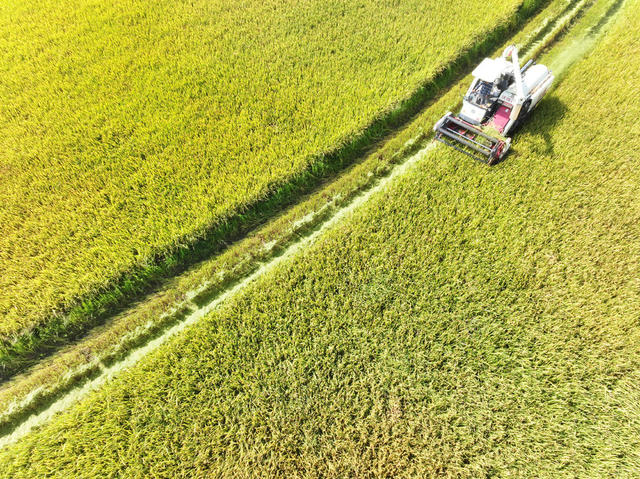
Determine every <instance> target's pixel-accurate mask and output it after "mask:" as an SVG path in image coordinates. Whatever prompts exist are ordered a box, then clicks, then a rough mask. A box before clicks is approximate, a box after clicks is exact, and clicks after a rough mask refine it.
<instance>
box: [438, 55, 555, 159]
mask: <svg viewBox="0 0 640 479" xmlns="http://www.w3.org/2000/svg"><path fill="white" fill-rule="evenodd" d="M509 60H510V61H509ZM472 75H473V77H474V79H473V82H472V83H471V86H470V87H469V90H467V94H466V95H465V96H464V101H463V104H462V109H461V110H460V113H459V114H458V115H453V114H452V113H451V112H447V114H446V115H444V116H443V117H442V118H441V119H440V120H439V121H438V122H437V123H436V124H435V126H434V127H433V130H434V131H435V132H436V139H437V140H438V141H441V142H442V143H445V144H447V145H449V146H451V147H453V148H455V149H456V150H458V151H461V152H462V153H465V154H466V155H469V156H471V157H472V158H474V159H476V160H479V161H482V162H485V163H488V164H489V165H492V164H494V163H496V162H497V161H499V160H501V159H502V158H504V157H505V155H506V154H507V152H508V151H509V147H510V146H511V138H510V137H509V134H510V133H512V132H513V131H515V129H516V128H517V127H518V126H519V125H520V124H522V122H523V121H524V120H525V119H526V118H527V116H528V114H529V113H530V112H531V111H532V110H533V108H534V107H535V106H536V105H537V104H538V102H539V101H540V100H541V99H542V97H543V96H544V94H545V93H546V92H547V90H548V89H549V87H550V86H551V83H552V82H553V78H554V77H553V74H552V73H551V71H550V70H549V69H548V68H547V67H546V66H544V65H536V64H535V62H534V61H533V60H529V61H528V62H527V63H526V64H525V65H524V66H523V67H522V68H521V67H520V61H519V59H518V49H517V48H516V47H515V46H509V47H507V48H506V49H505V50H504V52H503V54H502V56H501V57H499V58H495V59H492V58H485V59H484V60H483V61H482V63H480V65H478V66H477V67H476V68H475V70H473V73H472ZM478 153H479V154H481V155H483V156H482V157H480V156H478V155H477V154H478Z"/></svg>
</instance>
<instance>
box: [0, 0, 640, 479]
mask: <svg viewBox="0 0 640 479" xmlns="http://www.w3.org/2000/svg"><path fill="white" fill-rule="evenodd" d="M593 3H594V5H595V6H594V7H593V10H591V11H588V12H587V13H586V14H585V15H584V18H583V19H582V20H581V21H584V22H587V21H591V20H592V19H593V24H592V25H593V26H592V28H591V29H590V30H591V31H592V32H593V38H590V37H589V36H586V37H581V38H580V39H579V40H580V41H576V40H575V39H572V38H571V37H569V38H567V40H566V41H561V42H560V43H559V44H558V45H557V46H556V47H555V50H553V51H551V52H548V53H547V54H543V55H542V57H541V62H547V64H549V65H550V66H551V67H552V68H553V69H555V71H556V73H557V76H558V80H559V81H558V82H557V86H556V88H555V89H554V90H552V91H551V92H550V93H549V94H548V95H547V96H546V97H545V99H544V100H543V102H542V103H541V104H540V106H539V107H538V109H537V110H536V111H535V113H534V115H533V116H532V118H531V120H530V121H529V122H528V123H526V124H525V125H524V127H523V128H522V130H521V131H520V132H519V133H518V135H517V137H516V138H517V140H516V142H515V143H514V151H513V152H512V154H511V155H510V156H509V157H508V159H507V160H506V161H504V162H502V163H500V164H499V165H498V166H496V167H494V168H491V169H488V168H487V167H485V166H483V165H479V164H476V163H474V162H471V161H470V160H469V159H468V158H467V157H465V156H463V155H460V154H459V153H457V152H455V151H454V150H451V149H445V148H443V147H440V146H438V147H435V146H434V144H433V143H431V144H429V145H428V146H427V147H426V148H425V149H424V150H423V151H422V152H421V153H420V157H419V161H416V162H415V163H413V164H412V165H411V166H410V167H407V169H406V171H404V172H403V174H401V175H398V176H397V177H395V178H394V180H393V181H391V182H389V183H388V184H387V186H386V187H385V188H384V189H382V190H381V191H378V192H377V193H375V194H373V195H372V196H371V198H370V199H369V200H368V201H366V202H364V203H362V204H361V205H359V206H358V207H357V208H355V209H354V211H353V213H352V214H350V215H349V216H348V217H346V218H344V219H343V220H342V221H339V222H337V223H336V224H335V225H334V226H333V227H332V228H331V229H330V230H328V231H326V232H323V233H322V234H321V236H320V237H319V239H318V240H317V241H316V242H314V243H313V244H312V245H311V246H309V247H308V248H305V249H303V250H301V251H299V252H298V253H297V254H296V255H294V256H293V257H291V258H288V259H287V260H285V261H282V262H281V263H280V264H278V265H277V266H276V267H275V268H274V269H273V270H271V271H269V272H268V273H265V274H264V275H263V276H261V277H259V278H258V279H257V280H256V281H255V282H254V283H252V284H250V285H249V286H248V287H247V288H246V289H244V290H243V291H241V292H240V293H238V294H237V295H235V296H234V297H232V298H230V299H229V300H228V301H227V302H225V304H224V305H223V306H222V307H221V308H220V309H218V310H216V311H214V312H213V313H211V314H209V315H208V316H207V317H205V318H204V319H203V320H202V321H200V322H199V323H197V324H195V325H193V326H192V327H190V328H188V329H187V330H185V331H184V332H183V333H182V334H180V335H179V336H177V337H175V338H174V339H173V340H171V341H170V342H169V343H167V344H165V345H163V347H161V348H158V349H157V350H156V351H154V352H152V353H151V354H149V355H148V356H146V357H145V358H143V359H142V360H141V361H140V362H139V363H138V364H137V365H136V366H135V367H133V368H131V369H129V370H126V371H123V372H122V374H121V375H119V376H118V377H117V378H116V379H114V380H113V381H111V382H109V383H108V384H106V385H105V386H104V387H102V388H101V389H100V390H99V391H97V392H95V393H93V394H91V395H89V396H88V397H87V398H86V399H84V400H82V401H81V402H79V403H77V404H76V405H75V406H73V407H71V408H70V409H69V410H68V411H67V412H65V413H63V414H60V415H58V416H56V417H55V418H54V419H53V420H51V421H50V422H49V423H47V424H46V425H44V426H43V427H41V428H40V429H38V430H35V431H33V432H32V433H30V434H29V435H28V436H26V437H24V438H23V439H22V440H20V441H18V442H16V443H15V444H13V445H9V446H7V447H5V448H4V449H2V450H1V451H0V471H2V472H1V473H0V477H7V478H20V477H78V478H80V477H96V476H105V477H474V478H475V477H554V478H555V477H589V478H593V477H602V478H605V477H623V478H625V477H629V478H632V477H637V476H638V475H640V406H639V405H640V387H639V384H640V321H639V317H638V311H640V262H639V261H638V259H639V258H640V228H639V227H638V224H640V195H638V193H637V192H638V184H639V182H640V166H639V164H638V152H639V151H640V128H639V126H638V123H637V118H638V116H640V102H639V101H638V100H637V99H636V93H635V91H634V89H633V88H630V87H629V85H638V84H640V35H638V33H637V31H636V29H635V28H634V27H635V25H638V24H639V23H640V1H638V0H627V1H625V2H624V3H622V2H608V1H604V0H599V1H596V2H593ZM611 5H614V6H616V10H615V11H616V12H617V13H616V15H615V16H613V15H608V14H607V12H612V11H613V10H612V9H611ZM590 12H591V13H590ZM596 13H597V14H598V15H603V16H602V20H598V18H599V16H598V15H596ZM591 15H592V16H591ZM608 20H610V21H611V25H609V24H607V28H606V30H605V31H604V33H603V34H602V37H596V34H597V33H598V32H599V29H601V28H603V27H604V26H605V23H606V21H608ZM430 126H431V124H425V125H424V127H425V129H428V128H430Z"/></svg>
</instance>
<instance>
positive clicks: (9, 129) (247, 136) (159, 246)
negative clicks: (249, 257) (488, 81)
mask: <svg viewBox="0 0 640 479" xmlns="http://www.w3.org/2000/svg"><path fill="white" fill-rule="evenodd" d="M521 3H522V2H521V1H518V0H508V1H497V0H489V1H482V2H481V1H478V0H463V1H462V2H458V3H457V4H456V8H451V7H450V5H449V4H447V3H446V2H440V1H435V0H426V1H424V0H423V1H417V0H393V1H387V0H375V1H367V2H359V1H355V0H348V1H340V2H337V1H328V2H315V1H301V0H288V1H272V0H267V1H261V2H257V1H255V2H246V1H237V0H224V1H223V0H213V1H204V0H194V1H189V2H169V1H165V0H163V1H159V2H149V1H148V0H117V1H116V2H99V1H91V0H90V1H86V0H82V1H78V0H71V1H67V2H62V3H61V2H55V1H52V0H35V1H33V2H22V1H18V0H7V1H5V2H2V5H0V105H1V107H0V224H1V225H2V234H1V235H0V271H1V272H2V274H0V339H1V340H2V341H4V342H10V341H11V340H12V338H14V337H15V336H16V334H18V333H21V332H25V331H29V330H30V329H31V328H33V327H34V326H38V325H42V324H44V323H46V321H47V320H48V318H50V317H51V316H52V315H55V314H59V313H61V312H64V311H66V310H67V309H68V308H69V307H71V306H72V305H74V304H76V303H77V301H78V298H85V297H91V295H93V294H96V292H97V291H101V290H104V289H105V288H107V287H108V286H109V285H111V284H112V282H113V281H114V278H119V277H121V276H122V275H123V274H124V275H125V276H126V274H127V272H129V271H134V270H136V268H138V269H140V268H142V269H144V268H145V267H147V266H149V265H152V264H153V263H154V262H155V261H157V260H158V258H161V257H162V256H163V254H165V253H166V252H167V251H172V250H176V249H179V248H182V247H186V246H188V245H189V244H190V243H191V242H192V240H193V239H194V238H196V237H198V236H199V235H201V234H202V233H203V231H205V230H207V229H210V228H211V227H213V226H215V225H218V224H223V223H224V222H225V220H226V219H228V218H229V217H231V216H233V215H236V214H238V213H239V212H242V211H243V210H244V209H245V208H246V207H247V206H249V205H252V204H254V203H255V202H256V201H258V200H260V199H261V198H264V197H265V196H266V195H268V194H269V193H270V192H272V191H274V189H275V188H277V186H278V185H281V184H283V183H285V182H286V181H287V180H288V179H290V178H291V177H293V176H295V175H296V174H298V173H299V172H301V171H303V170H304V169H305V168H307V167H308V166H309V165H310V164H312V163H313V162H314V161H317V159H318V158H320V157H321V156H322V154H324V153H326V152H329V151H333V150H335V149H336V148H339V147H340V146H341V145H344V144H345V143H347V142H348V141H349V140H350V138H353V137H354V135H357V134H358V133H359V132H362V131H363V129H364V128H365V127H366V126H367V125H369V124H371V122H372V121H373V119H374V118H377V117H379V116H380V115H381V114H383V113H384V112H386V111H389V110H390V109H393V108H395V107H397V106H398V104H399V102H400V101H401V100H402V99H404V98H407V97H409V96H410V95H411V94H412V93H413V92H415V91H416V89H417V88H418V87H419V86H420V85H422V84H424V83H425V82H426V81H428V80H429V79H430V78H433V77H434V75H435V74H437V72H438V71H440V70H441V69H443V68H444V67H445V66H446V65H447V63H448V62H449V61H451V59H453V58H455V57H456V56H457V55H459V54H460V52H461V51H463V50H464V49H465V48H469V47H470V46H472V45H473V44H474V43H475V42H477V40H478V38H480V37H482V35H483V33H485V32H487V31H488V30H490V29H491V28H493V27H494V26H495V25H496V24H498V23H500V22H505V21H507V20H508V19H509V18H511V17H512V16H513V15H514V12H515V11H516V9H517V8H518V7H519V6H520V4H521ZM488 10H490V11H491V12H492V14H491V15H487V14H486V12H487V11H488Z"/></svg>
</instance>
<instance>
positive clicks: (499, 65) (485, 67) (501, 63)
mask: <svg viewBox="0 0 640 479" xmlns="http://www.w3.org/2000/svg"><path fill="white" fill-rule="evenodd" d="M510 68H512V66H511V64H510V63H509V62H507V61H506V60H505V59H504V58H502V57H500V58H485V59H484V60H482V62H481V63H480V65H478V66H477V67H476V68H475V69H474V70H473V72H472V75H473V76H474V77H476V78H479V79H480V80H482V81H486V82H489V83H493V82H494V81H495V80H496V79H497V78H498V77H499V76H500V75H502V74H503V73H505V72H507V71H509V69H510Z"/></svg>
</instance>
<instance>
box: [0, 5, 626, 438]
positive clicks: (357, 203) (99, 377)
mask: <svg viewBox="0 0 640 479" xmlns="http://www.w3.org/2000/svg"><path fill="white" fill-rule="evenodd" d="M592 3H593V1H591V2H590V1H589V0H582V1H581V2H578V3H577V4H576V5H575V7H574V8H573V9H571V10H570V11H569V12H568V13H567V14H566V15H564V16H562V17H561V18H560V19H558V20H557V21H556V22H554V24H555V26H554V27H553V28H551V29H550V30H549V31H548V33H547V34H546V35H544V37H543V38H542V39H541V40H539V41H537V42H535V43H534V44H533V45H530V47H532V48H526V50H527V51H530V50H531V49H533V50H536V51H540V50H542V49H543V48H548V47H550V46H551V45H552V44H553V43H554V42H555V41H556V40H557V39H558V37H559V36H560V33H561V32H562V30H564V29H567V28H568V27H569V26H570V24H572V23H573V22H574V20H575V19H576V18H578V17H579V16H580V14H581V13H583V11H584V9H585V8H586V7H588V5H591V4H592ZM623 4H624V0H615V1H613V2H612V4H611V6H610V8H609V9H608V10H607V13H606V14H605V16H604V17H603V18H602V19H600V22H599V23H598V24H597V25H594V26H593V27H592V29H588V30H587V31H586V32H585V33H584V34H583V35H581V36H580V37H579V38H578V39H576V40H574V43H572V45H573V44H576V42H577V43H580V41H585V42H588V44H589V46H590V47H593V46H594V45H595V43H596V41H597V40H598V39H599V38H600V37H601V36H602V35H603V34H604V33H605V32H606V28H603V27H604V26H606V25H608V24H610V23H611V22H612V19H613V18H614V17H615V14H616V13H617V12H618V11H619V10H620V8H621V7H622V5H623ZM603 20H605V21H603ZM589 50H590V48H580V49H579V51H575V52H574V51H570V52H568V53H565V52H560V53H559V54H558V55H557V57H556V59H555V60H557V59H562V62H563V64H562V70H566V69H567V68H569V67H570V66H571V65H572V64H574V63H575V62H576V61H578V60H580V59H581V58H582V57H583V56H584V55H586V54H587V53H588V51H589ZM563 53H565V54H563ZM552 66H553V63H552ZM437 145H438V143H436V142H435V141H430V142H429V143H428V144H427V145H426V146H425V147H423V148H422V149H421V150H420V151H418V152H417V153H415V154H413V155H412V156H410V157H409V158H408V159H406V160H405V161H404V162H402V163H398V164H397V166H395V167H394V168H393V169H392V170H391V172H390V173H389V174H388V175H387V176H384V177H381V178H379V179H378V180H376V181H375V182H373V183H372V185H371V186H370V187H369V188H368V189H367V190H364V191H362V192H361V193H360V194H358V195H356V196H355V197H354V198H353V199H352V200H351V201H350V202H349V203H348V204H346V205H344V206H342V207H341V208H339V209H337V210H336V211H335V212H334V213H333V214H332V215H331V216H329V217H328V218H327V219H325V220H324V221H323V222H321V223H320V224H318V225H317V226H316V228H315V229H313V230H312V231H310V232H308V233H307V234H306V235H304V236H302V237H301V238H300V239H299V240H298V241H297V242H295V243H292V244H291V245H289V246H288V247H287V248H286V249H285V250H284V252H283V253H282V254H281V255H279V256H275V257H272V258H271V259H269V260H268V261H266V262H264V263H263V264H262V265H261V266H260V267H259V268H258V269H257V270H256V271H254V272H253V273H251V274H250V275H248V276H247V277H245V278H244V279H242V280H240V281H239V282H238V283H236V284H234V285H233V286H230V287H229V288H228V289H226V290H225V291H223V292H222V293H221V294H220V295H219V296H217V297H215V298H214V299H212V300H211V301H210V302H208V303H206V304H203V305H200V306H198V305H196V304H195V303H193V301H189V302H188V303H187V306H188V309H189V312H188V315H187V316H186V317H185V318H184V319H183V320H182V321H181V322H179V323H176V324H174V325H173V326H172V327H170V328H169V329H167V330H165V331H164V332H163V333H162V334H161V335H160V336H157V337H155V338H153V339H151V340H150V341H149V342H147V343H145V344H143V345H142V346H140V347H139V348H137V349H133V350H131V351H130V353H129V354H128V355H127V356H125V357H124V358H123V359H121V360H120V361H117V362H115V363H113V364H111V365H109V366H105V365H103V364H100V365H99V371H98V373H97V374H95V375H94V376H93V377H92V378H91V379H89V380H88V381H86V382H85V383H84V384H82V385H80V386H77V387H76V388H74V389H71V390H69V391H68V392H67V393H66V394H64V395H61V396H60V397H59V398H58V399H57V400H55V401H53V402H52V403H50V404H49V405H48V406H46V407H45V408H43V409H42V410H40V411H37V412H35V413H34V414H32V415H30V416H29V417H27V418H26V419H25V420H24V421H21V422H19V423H18V424H16V425H15V427H14V428H12V429H11V430H10V431H8V432H7V433H6V434H4V435H3V436H0V448H3V447H5V446H7V445H10V444H12V443H14V442H16V441H18V440H19V439H20V438H22V437H24V436H25V435H27V434H28V433H29V432H30V431H31V430H32V429H34V428H36V427H39V426H41V425H43V424H45V423H46V422H48V421H49V419H51V418H52V417H53V416H54V415H56V414H57V413H59V412H62V411H65V410H66V409H67V408H69V407H70V406H71V405H73V404H74V403H76V402H77V401H79V400H81V399H83V398H84V397H86V396H87V395H88V394H89V393H91V392H92V391H95V390H97V389H99V388H100V387H101V386H102V385H103V384H105V383H106V382H108V381H109V380H111V379H113V378H115V377H116V376H117V375H118V374H119V373H120V372H122V371H124V370H126V369H128V368H130V367H132V366H134V365H135V364H136V363H137V362H138V361H139V360H140V359H142V358H143V357H145V356H146V355H148V354H149V353H151V352H153V351H154V350H156V349H158V348H159V347H160V346H162V345H163V344H165V343H166V342H167V341H169V340H170V339H171V338H172V337H174V336H176V335H177V334H179V333H180V332H182V331H183V330H185V329H186V328H188V327H190V326H192V325H193V324H195V323H197V322H198V321H200V320H201V319H202V318H204V317H205V316H206V315H207V314H209V313H210V312H212V311H214V310H215V309H217V308H218V307H219V306H220V305H221V304H222V303H224V302H225V301H226V300H227V299H229V298H231V297H232V296H234V295H235V294H237V293H239V292H240V291H242V290H244V289H245V288H246V287H247V286H249V285H250V284H252V283H253V282H254V281H255V280H257V279H258V278H260V277H261V276H263V275H264V274H266V273H268V272H269V271H271V270H273V269H274V268H275V267H277V266H278V265H279V264H281V263H283V262H284V261H286V260H288V259H289V258H291V257H294V256H295V255H296V254H298V253H299V252H300V251H301V250H303V249H304V248H306V247H309V246H310V245H312V244H313V243H315V242H316V241H317V240H318V238H319V237H320V236H321V235H322V234H324V233H325V232H326V231H328V230H329V229H331V228H332V227H333V226H335V225H336V224H337V223H339V222H340V221H341V220H343V219H344V218H345V217H346V216H348V215H350V214H352V213H353V212H355V211H356V210H357V209H358V208H359V207H361V206H362V205H363V204H364V203H366V202H367V201H368V200H369V199H370V198H371V197H372V196H373V195H375V194H377V193H380V192H381V191H383V190H384V189H385V188H386V187H387V186H388V185H389V184H390V183H391V182H393V181H394V180H395V179H396V178H397V177H400V176H402V175H404V174H406V173H407V172H408V171H410V170H411V169H412V168H413V167H415V166H416V165H417V164H418V163H419V162H420V161H421V160H422V159H423V158H424V157H425V155H426V154H427V153H428V152H429V151H431V150H432V149H433V148H435V147H436V146H437ZM197 294H198V290H194V291H193V292H192V294H190V295H189V297H190V298H193V297H195V296H197Z"/></svg>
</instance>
